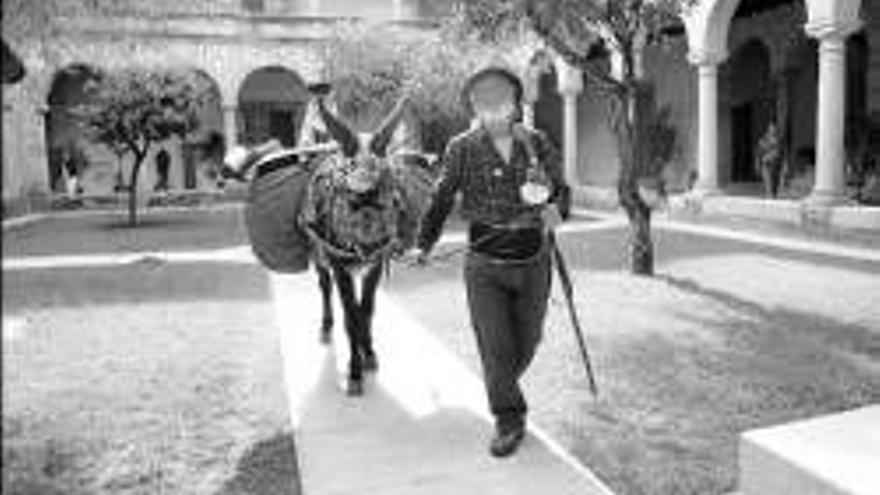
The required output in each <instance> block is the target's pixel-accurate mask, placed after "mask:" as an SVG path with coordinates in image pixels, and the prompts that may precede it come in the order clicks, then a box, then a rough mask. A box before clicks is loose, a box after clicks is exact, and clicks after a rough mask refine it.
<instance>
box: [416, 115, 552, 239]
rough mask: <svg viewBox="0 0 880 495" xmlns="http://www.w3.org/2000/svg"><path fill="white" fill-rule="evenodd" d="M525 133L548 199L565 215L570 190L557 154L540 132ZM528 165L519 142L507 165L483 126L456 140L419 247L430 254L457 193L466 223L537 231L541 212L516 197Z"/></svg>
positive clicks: (445, 157) (424, 222)
mask: <svg viewBox="0 0 880 495" xmlns="http://www.w3.org/2000/svg"><path fill="white" fill-rule="evenodd" d="M528 133H529V139H530V140H531V142H532V146H533V149H534V152H535V154H536V155H537V157H536V158H537V160H538V163H539V166H540V167H542V169H543V172H544V173H545V174H546V175H547V176H548V177H549V178H550V181H551V183H552V194H551V199H550V200H551V201H553V202H554V203H555V204H556V205H557V206H558V207H559V210H560V212H562V213H563V216H567V214H568V206H569V205H568V187H567V186H566V184H565V181H564V179H563V175H562V166H561V163H560V159H559V154H558V153H557V152H556V150H555V149H554V148H553V146H552V145H551V144H550V142H549V141H548V140H547V138H546V137H545V136H544V134H543V133H541V132H539V131H534V130H530V131H528ZM529 166H530V155H529V152H528V150H527V148H526V145H525V143H523V142H522V141H520V140H518V139H514V142H513V150H512V153H511V158H510V162H509V163H506V162H505V161H504V159H503V158H502V157H501V154H500V153H499V152H498V150H497V149H496V148H495V145H494V143H493V142H492V138H491V136H489V134H488V133H487V132H486V131H485V130H484V129H483V128H482V127H477V128H474V129H471V130H468V131H466V132H464V133H462V134H459V135H458V136H456V137H454V138H453V139H452V140H451V141H450V142H449V144H448V146H447V147H446V151H445V152H444V154H443V173H442V176H441V177H440V180H439V184H438V185H437V189H436V191H435V192H434V196H433V199H432V201H431V206H430V208H429V209H428V211H427V213H426V214H425V216H424V217H423V218H422V226H421V231H420V233H419V239H418V246H419V248H421V249H424V250H429V249H431V248H432V247H433V245H434V244H435V243H436V242H437V239H438V238H439V237H440V232H441V230H442V229H443V223H444V222H445V221H446V217H447V216H449V213H450V211H451V210H452V207H453V205H454V204H455V196H456V194H457V193H458V192H461V195H462V204H461V212H462V216H463V217H464V218H465V220H467V221H468V222H470V223H482V224H490V225H493V224H507V223H511V222H513V221H516V222H517V223H524V222H525V223H531V224H534V225H535V226H540V225H541V217H540V212H541V207H536V206H532V205H528V204H526V203H524V202H523V200H522V199H521V198H520V192H519V189H520V186H521V185H522V184H523V183H524V182H525V181H526V174H527V171H528V168H529Z"/></svg>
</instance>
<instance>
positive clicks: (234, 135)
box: [223, 104, 238, 149]
mask: <svg viewBox="0 0 880 495" xmlns="http://www.w3.org/2000/svg"><path fill="white" fill-rule="evenodd" d="M237 121H238V107H237V106H235V105H232V104H228V105H224V106H223V134H224V137H225V138H226V149H230V148H232V147H233V146H235V145H237V144H238V123H237Z"/></svg>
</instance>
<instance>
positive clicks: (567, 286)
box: [549, 230, 599, 397]
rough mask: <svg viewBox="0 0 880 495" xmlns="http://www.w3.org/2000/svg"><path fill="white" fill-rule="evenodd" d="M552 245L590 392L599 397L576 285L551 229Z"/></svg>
mask: <svg viewBox="0 0 880 495" xmlns="http://www.w3.org/2000/svg"><path fill="white" fill-rule="evenodd" d="M549 236H550V247H551V248H552V249H553V259H554V261H555V263H554V264H555V265H556V272H557V273H558V274H559V282H560V283H561V284H562V293H563V294H564V295H565V302H566V304H567V305H568V315H569V317H570V319H571V326H572V328H573V329H574V335H575V337H576V338H577V343H578V348H579V349H580V352H581V359H582V360H583V362H584V368H585V369H586V372H587V380H589V382H590V392H591V393H592V394H593V397H598V395H599V390H598V388H597V387H596V379H595V376H594V375H593V365H592V364H591V363H590V354H589V353H588V352H587V342H586V339H584V331H583V329H581V322H580V319H579V318H578V314H577V308H576V307H575V305H574V287H573V286H572V283H571V274H570V273H569V271H568V266H566V264H565V259H564V258H563V257H562V251H560V250H559V244H557V243H556V235H555V233H554V232H553V231H552V230H551V231H550V233H549Z"/></svg>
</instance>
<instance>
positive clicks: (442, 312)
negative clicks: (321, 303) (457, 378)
mask: <svg viewBox="0 0 880 495" xmlns="http://www.w3.org/2000/svg"><path fill="white" fill-rule="evenodd" d="M677 239H678V238H677V237H676V238H675V239H673V238H669V237H667V239H664V242H665V244H664V245H665V246H672V245H673V244H674V242H678V241H677ZM682 239H688V240H690V241H689V242H692V243H696V242H700V241H699V239H693V238H692V237H682ZM581 240H582V241H583V245H584V246H586V247H587V248H588V249H589V250H590V252H591V253H596V255H597V256H598V257H600V258H601V257H602V256H603V254H602V253H604V252H605V251H606V244H607V243H606V241H608V242H610V243H611V244H615V245H616V243H617V242H618V241H617V240H615V239H611V236H610V233H607V232H606V233H602V234H601V235H597V236H593V237H590V236H585V237H584V238H582V239H581ZM566 248H567V249H568V250H572V249H575V245H574V244H568V245H567V246H566ZM683 251H684V250H683V249H681V250H679V251H678V252H676V253H668V252H666V253H663V256H661V260H660V265H659V272H660V275H659V276H658V277H656V278H653V279H645V278H640V277H634V276H630V275H627V274H626V273H624V272H621V271H620V270H618V269H612V270H609V269H597V268H595V267H591V268H587V267H584V266H582V265H581V266H580V267H579V269H578V270H577V273H576V277H575V278H576V292H577V299H578V307H579V308H580V312H581V317H582V321H583V326H584V328H585V330H586V332H587V339H588V342H589V345H590V349H591V352H592V357H593V361H594V367H595V369H596V372H597V375H598V385H599V389H600V397H599V398H598V399H597V400H594V399H593V398H592V397H591V396H590V393H589V391H588V387H587V382H586V379H585V375H584V370H583V367H582V364H581V362H580V358H579V355H578V352H577V347H576V343H575V340H574V337H573V333H572V331H571V328H570V325H569V322H568V315H567V313H566V309H565V306H564V304H563V302H564V301H563V299H562V296H561V294H560V293H559V292H558V291H556V292H555V293H554V295H553V301H552V302H551V307H550V312H549V315H548V321H547V325H546V328H545V339H544V342H543V344H542V347H541V349H540V351H539V355H538V356H537V358H536V361H535V363H534V364H533V366H532V368H531V369H530V371H529V374H528V375H527V376H526V378H525V389H526V395H527V397H528V398H529V401H530V406H531V409H532V412H533V419H535V420H536V421H537V422H538V424H540V425H541V426H543V427H544V428H546V429H547V430H549V431H550V433H552V434H553V435H554V436H555V437H556V438H558V439H560V440H561V441H562V443H563V444H564V445H565V446H566V447H567V448H568V449H569V450H570V451H572V452H573V453H574V454H575V455H576V456H577V457H578V458H579V459H581V460H582V461H583V462H584V464H585V465H587V466H588V467H590V468H591V469H593V470H594V471H595V472H596V473H597V474H598V475H599V476H600V478H602V479H603V480H604V481H606V482H607V483H608V484H609V485H610V486H611V488H612V489H614V490H615V492H616V493H619V494H621V495H690V494H693V495H697V494H699V495H706V494H726V493H729V492H731V491H733V490H735V489H736V482H737V480H736V475H737V465H736V460H737V441H738V435H739V434H740V433H741V432H743V431H745V430H748V429H752V428H755V427H759V426H768V425H774V424H779V423H784V422H787V421H791V420H794V419H798V418H807V417H813V416H816V415H821V414H826V413H832V412H836V411H841V410H846V409H851V408H855V407H858V406H860V405H867V404H872V403H877V402H880V306H878V305H877V299H876V295H877V294H880V267H877V266H873V267H866V266H865V265H856V266H855V267H845V266H841V265H839V264H834V263H819V262H818V261H824V260H809V259H805V258H806V257H802V258H791V257H782V256H777V255H776V254H767V253H763V252H760V251H758V250H744V249H740V250H739V252H737V249H736V248H735V247H733V248H732V247H730V246H728V248H727V249H714V248H713V247H712V246H708V245H707V246H706V247H705V249H702V252H703V254H700V253H699V252H694V253H691V254H690V255H688V256H681V253H682V252H683ZM696 251H701V250H699V249H698V250H696ZM573 258H577V257H576V256H573ZM612 261H613V260H610V261H609V262H608V263H607V264H608V265H609V266H612V265H613V262H612ZM392 276H393V275H392ZM391 285H392V292H393V293H394V295H395V297H397V298H399V299H400V300H401V301H402V305H403V306H404V307H407V308H412V310H413V311H414V312H415V313H416V316H417V317H418V318H419V319H420V320H421V321H422V322H424V323H425V324H426V325H428V326H429V327H430V328H432V329H435V331H436V333H437V335H438V336H440V337H441V338H442V339H443V340H444V341H445V342H446V343H447V344H448V345H449V346H450V347H452V348H453V349H455V350H456V351H457V352H458V353H459V354H460V355H462V356H463V357H465V359H466V360H467V362H468V363H469V364H470V365H471V367H472V368H473V369H474V370H475V371H479V361H478V357H477V355H476V347H475V342H474V337H473V335H472V332H471V330H470V329H469V325H468V317H467V313H466V309H465V308H466V305H465V301H464V295H463V290H462V281H461V279H460V268H459V266H458V264H457V263H453V264H452V266H448V265H446V266H443V265H441V266H433V267H429V268H427V269H426V270H425V271H423V272H421V273H413V274H411V273H408V272H398V274H397V280H396V281H395V280H392V283H391ZM439 301H443V303H442V306H443V307H442V308H438V304H439Z"/></svg>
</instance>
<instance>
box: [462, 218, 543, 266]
mask: <svg viewBox="0 0 880 495" xmlns="http://www.w3.org/2000/svg"><path fill="white" fill-rule="evenodd" d="M468 239H469V243H470V249H471V251H473V252H476V253H479V254H483V255H486V256H488V257H490V258H495V259H499V260H504V261H523V260H528V259H531V258H533V257H534V256H536V255H537V254H539V253H540V252H541V249H542V248H543V247H544V240H545V235H544V231H543V229H541V228H540V227H536V226H523V225H521V224H519V225H517V224H501V225H498V224H486V223H479V222H474V223H472V224H471V225H470V228H469V230H468Z"/></svg>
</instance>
